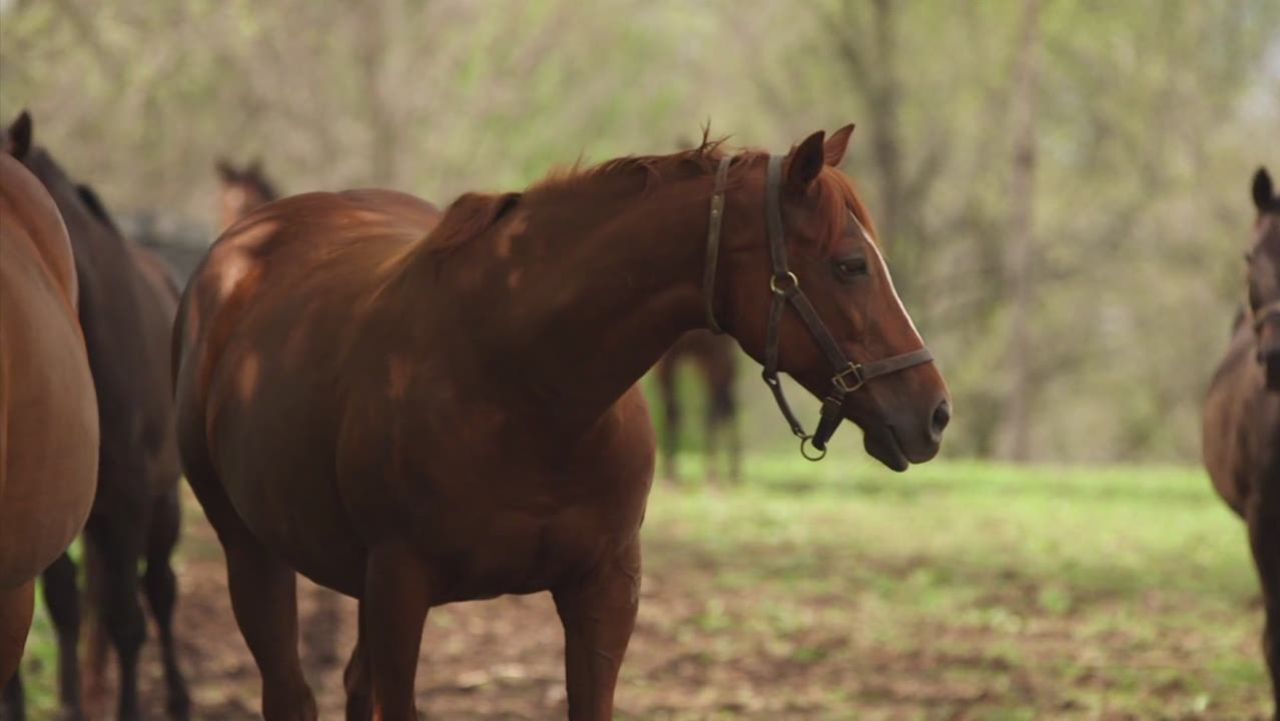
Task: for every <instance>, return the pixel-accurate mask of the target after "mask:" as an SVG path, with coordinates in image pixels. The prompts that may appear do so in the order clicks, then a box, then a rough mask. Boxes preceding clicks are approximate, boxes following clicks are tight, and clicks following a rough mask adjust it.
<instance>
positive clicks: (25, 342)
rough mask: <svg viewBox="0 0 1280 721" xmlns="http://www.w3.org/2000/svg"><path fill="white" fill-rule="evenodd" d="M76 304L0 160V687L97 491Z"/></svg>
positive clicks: (58, 246) (24, 174) (31, 179)
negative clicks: (50, 575)
mask: <svg viewBox="0 0 1280 721" xmlns="http://www.w3.org/2000/svg"><path fill="white" fill-rule="evenodd" d="M6 150H7V149H6ZM78 296H79V291H78V287H77V284H76V269H75V261H74V259H73V258H72V255H71V241H70V239H69V238H68V237H67V228H66V226H65V225H63V222H62V216H61V215H60V214H59V213H58V208H57V206H56V205H55V204H54V202H53V198H51V197H49V193H48V191H46V190H45V189H44V186H42V185H41V184H40V181H39V180H37V179H36V177H35V176H34V175H32V174H31V173H30V171H28V170H27V169H26V168H24V167H22V164H21V163H19V162H18V161H16V160H14V159H13V158H12V157H11V156H10V155H9V154H8V153H7V152H6V153H0V683H7V682H8V680H9V679H10V678H11V677H12V676H13V675H14V674H15V673H16V672H17V669H18V662H19V661H20V660H21V658H22V649H23V646H24V645H25V643H26V640H27V631H28V629H29V627H30V625H31V612H32V604H33V599H34V596H35V579H36V576H38V575H39V574H40V573H41V572H42V571H44V569H45V568H47V567H48V566H49V565H50V564H51V563H53V562H54V560H55V559H57V558H58V557H59V556H60V555H62V554H63V553H64V552H65V551H66V549H67V546H68V545H70V544H71V541H72V540H74V539H75V537H76V536H77V535H78V534H79V533H80V529H81V528H83V527H84V522H85V519H86V518H87V517H88V515H89V507H90V506H91V505H92V503H93V494H94V490H95V488H96V484H97V476H98V404H97V400H96V398H95V396H94V392H93V378H92V377H91V376H90V374H89V358H88V355H87V354H86V352H85V345H84V336H83V334H81V332H80V322H79V319H78V317H77V310H76V308H77V304H78ZM20 714H21V710H20V709H15V715H20Z"/></svg>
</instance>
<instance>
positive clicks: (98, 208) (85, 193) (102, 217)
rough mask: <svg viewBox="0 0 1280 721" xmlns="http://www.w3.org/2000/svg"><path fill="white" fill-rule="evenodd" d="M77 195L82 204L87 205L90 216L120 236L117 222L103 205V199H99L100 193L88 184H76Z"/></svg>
mask: <svg viewBox="0 0 1280 721" xmlns="http://www.w3.org/2000/svg"><path fill="white" fill-rule="evenodd" d="M76 195H77V196H79V197H80V202H82V203H84V204H85V207H87V208H88V209H89V214H90V215H92V216H93V217H94V218H97V219H98V221H100V222H101V223H102V224H103V225H105V226H107V227H108V228H110V229H111V230H112V231H114V232H115V233H116V234H117V235H120V234H121V233H120V228H119V227H118V226H117V225H116V222H115V221H114V220H112V219H111V214H109V213H108V212H107V208H106V206H105V205H103V204H102V198H100V197H98V192H97V191H96V190H94V189H93V187H92V186H90V185H89V184H88V183H77V184H76Z"/></svg>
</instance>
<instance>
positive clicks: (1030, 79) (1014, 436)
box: [1004, 0, 1040, 461]
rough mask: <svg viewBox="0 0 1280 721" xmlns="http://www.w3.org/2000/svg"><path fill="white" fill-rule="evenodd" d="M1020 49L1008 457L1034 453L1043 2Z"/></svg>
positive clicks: (1030, 0) (1027, 4)
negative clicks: (1034, 320) (1033, 321)
mask: <svg viewBox="0 0 1280 721" xmlns="http://www.w3.org/2000/svg"><path fill="white" fill-rule="evenodd" d="M1022 7H1023V15H1022V22H1021V29H1020V31H1019V41H1018V52H1017V55H1016V57H1015V59H1014V66H1013V73H1014V91H1013V98H1012V103H1011V112H1012V115H1013V148H1012V150H1013V167H1012V172H1011V173H1010V174H1009V233H1008V248H1007V251H1006V255H1005V279H1006V287H1007V288H1009V290H1010V294H1011V297H1010V299H1009V301H1010V311H1009V347H1008V355H1007V357H1006V363H1007V368H1008V379H1009V386H1008V395H1007V397H1006V400H1005V414H1004V415H1005V423H1006V429H1007V436H1006V443H1007V447H1006V452H1005V455H1006V456H1007V457H1008V458H1009V459H1010V460H1013V461H1026V460H1028V459H1029V458H1030V457H1031V406H1032V402H1033V388H1032V387H1031V378H1032V347H1033V345H1032V338H1031V315H1032V304H1033V303H1034V298H1033V294H1034V289H1035V278H1034V274H1035V255H1036V243H1035V189H1036V188H1035V179H1036V177H1035V176H1036V96H1037V93H1038V90H1039V81H1040V67H1039V54H1038V50H1039V44H1040V38H1039V24H1040V1H1039V0H1024V2H1023V5H1022Z"/></svg>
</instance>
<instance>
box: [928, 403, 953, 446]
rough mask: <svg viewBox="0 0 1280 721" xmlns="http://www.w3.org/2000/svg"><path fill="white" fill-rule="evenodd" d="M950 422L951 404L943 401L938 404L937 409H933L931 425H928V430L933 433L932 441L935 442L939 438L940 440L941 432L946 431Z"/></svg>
mask: <svg viewBox="0 0 1280 721" xmlns="http://www.w3.org/2000/svg"><path fill="white" fill-rule="evenodd" d="M950 422H951V404H950V403H948V402H946V401H945V400H944V401H942V402H941V403H939V404H938V407H937V408H934V409H933V418H932V424H931V425H930V430H932V431H933V440H934V441H937V440H939V439H940V438H942V431H944V430H945V429H946V427H947V424H948V423H950Z"/></svg>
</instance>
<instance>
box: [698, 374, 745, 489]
mask: <svg viewBox="0 0 1280 721" xmlns="http://www.w3.org/2000/svg"><path fill="white" fill-rule="evenodd" d="M731 382H732V379H730V382H718V383H716V384H714V388H713V390H712V392H711V397H710V399H709V401H710V406H709V408H708V412H707V438H708V448H712V449H715V448H718V443H713V442H712V441H711V439H713V438H714V439H716V440H717V441H718V440H720V439H721V438H724V439H725V440H727V446H728V447H727V449H726V455H727V456H728V465H729V481H730V482H733V483H736V482H737V481H739V480H740V479H741V477H742V438H741V436H740V434H739V432H738V408H737V403H736V402H735V400H734V397H733V387H732V385H731ZM712 456H713V457H714V453H713V454H712Z"/></svg>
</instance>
